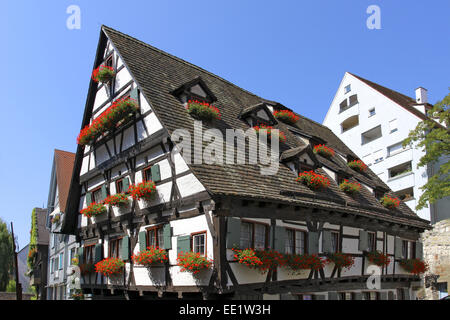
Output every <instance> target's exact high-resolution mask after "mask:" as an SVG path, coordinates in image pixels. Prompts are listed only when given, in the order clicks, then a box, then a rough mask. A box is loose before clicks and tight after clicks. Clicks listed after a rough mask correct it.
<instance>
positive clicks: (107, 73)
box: [91, 65, 116, 83]
mask: <svg viewBox="0 0 450 320" xmlns="http://www.w3.org/2000/svg"><path fill="white" fill-rule="evenodd" d="M115 75H116V72H115V71H114V69H113V68H112V67H109V66H105V65H100V66H99V67H98V68H97V69H95V70H94V71H92V76H91V77H92V80H94V81H95V82H102V83H106V82H109V81H111V80H112V79H113V78H114V76H115Z"/></svg>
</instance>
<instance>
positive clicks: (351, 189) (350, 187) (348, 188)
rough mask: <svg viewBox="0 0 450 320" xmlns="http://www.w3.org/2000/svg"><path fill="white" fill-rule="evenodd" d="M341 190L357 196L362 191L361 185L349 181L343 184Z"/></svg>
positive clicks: (340, 186)
mask: <svg viewBox="0 0 450 320" xmlns="http://www.w3.org/2000/svg"><path fill="white" fill-rule="evenodd" d="M339 188H340V189H341V190H342V191H344V192H345V193H349V194H352V195H353V194H356V193H358V192H360V191H361V184H359V183H358V182H350V181H348V180H347V179H345V180H344V181H342V182H341V184H340V185H339Z"/></svg>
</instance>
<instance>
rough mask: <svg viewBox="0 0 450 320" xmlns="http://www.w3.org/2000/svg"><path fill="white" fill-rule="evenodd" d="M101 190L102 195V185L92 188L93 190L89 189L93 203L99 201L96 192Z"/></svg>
mask: <svg viewBox="0 0 450 320" xmlns="http://www.w3.org/2000/svg"><path fill="white" fill-rule="evenodd" d="M98 191H100V196H101V192H102V186H101V185H100V186H98V187H96V188H94V189H92V190H91V191H89V192H90V193H91V203H98V202H97V200H96V199H95V198H96V197H95V193H96V192H98Z"/></svg>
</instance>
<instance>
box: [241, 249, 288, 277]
mask: <svg viewBox="0 0 450 320" xmlns="http://www.w3.org/2000/svg"><path fill="white" fill-rule="evenodd" d="M233 251H234V252H235V255H234V257H235V258H236V260H237V261H238V262H239V263H240V264H243V265H245V266H247V267H249V268H250V269H256V270H258V271H260V272H261V273H265V272H266V271H268V270H271V269H275V268H277V267H279V266H284V265H285V263H286V259H285V256H284V255H283V254H281V253H279V252H277V251H275V250H253V249H244V250H239V249H233Z"/></svg>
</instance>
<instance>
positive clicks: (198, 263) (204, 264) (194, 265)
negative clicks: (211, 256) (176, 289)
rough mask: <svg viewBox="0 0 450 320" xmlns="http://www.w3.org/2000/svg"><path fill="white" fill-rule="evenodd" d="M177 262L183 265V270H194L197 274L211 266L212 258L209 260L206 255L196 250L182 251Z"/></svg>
mask: <svg viewBox="0 0 450 320" xmlns="http://www.w3.org/2000/svg"><path fill="white" fill-rule="evenodd" d="M177 264H178V266H180V267H181V269H180V271H181V272H192V273H193V274H197V273H199V272H200V271H202V270H205V269H209V268H211V265H212V260H208V258H206V257H205V256H204V255H202V254H200V253H195V252H192V251H190V252H180V253H179V254H178V258H177Z"/></svg>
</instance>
